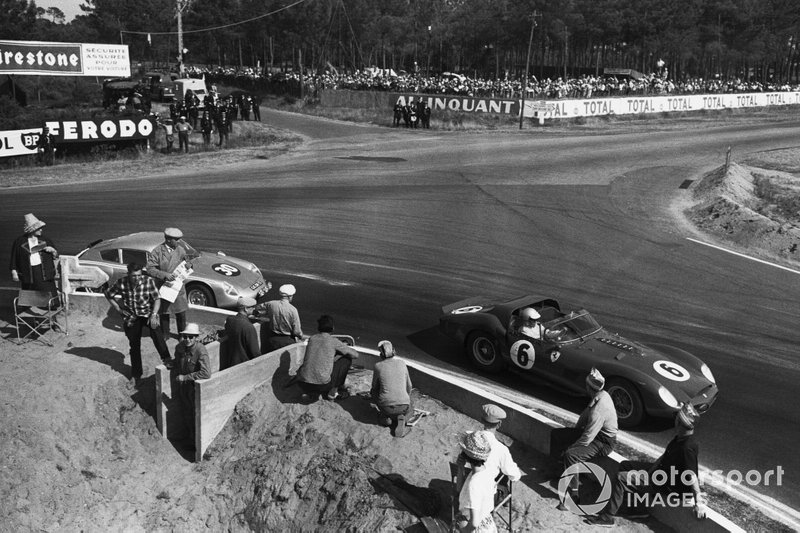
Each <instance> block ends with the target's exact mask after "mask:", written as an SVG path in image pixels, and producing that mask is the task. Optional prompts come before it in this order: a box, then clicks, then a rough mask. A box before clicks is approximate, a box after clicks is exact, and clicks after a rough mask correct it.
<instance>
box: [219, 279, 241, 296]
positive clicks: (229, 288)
mask: <svg viewBox="0 0 800 533" xmlns="http://www.w3.org/2000/svg"><path fill="white" fill-rule="evenodd" d="M222 290H223V291H225V294H227V295H228V296H239V291H238V290H236V287H234V286H233V285H231V284H230V283H228V282H227V281H226V282H224V283H223V284H222Z"/></svg>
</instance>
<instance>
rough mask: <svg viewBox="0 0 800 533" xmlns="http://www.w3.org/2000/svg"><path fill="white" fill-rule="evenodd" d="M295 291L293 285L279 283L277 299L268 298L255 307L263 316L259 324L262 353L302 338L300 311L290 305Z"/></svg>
mask: <svg viewBox="0 0 800 533" xmlns="http://www.w3.org/2000/svg"><path fill="white" fill-rule="evenodd" d="M295 293H297V289H295V287H294V285H291V284H286V285H281V287H280V288H279V289H278V294H279V295H280V298H279V299H278V300H270V301H268V302H266V303H263V304H260V305H259V306H258V307H257V309H258V310H259V313H261V314H262V316H263V318H264V323H263V324H262V325H261V351H262V353H269V352H271V351H274V350H278V349H280V348H283V347H285V346H289V345H290V344H294V343H295V342H298V341H300V340H302V339H303V330H302V328H301V327H300V313H298V312H297V308H296V307H295V306H294V305H292V299H294V295H295Z"/></svg>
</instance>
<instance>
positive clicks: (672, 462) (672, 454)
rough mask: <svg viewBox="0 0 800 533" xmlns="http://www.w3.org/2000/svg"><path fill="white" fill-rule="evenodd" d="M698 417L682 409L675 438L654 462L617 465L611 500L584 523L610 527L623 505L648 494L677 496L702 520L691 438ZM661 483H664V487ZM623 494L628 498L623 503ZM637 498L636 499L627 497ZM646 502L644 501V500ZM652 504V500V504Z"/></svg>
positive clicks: (693, 411)
mask: <svg viewBox="0 0 800 533" xmlns="http://www.w3.org/2000/svg"><path fill="white" fill-rule="evenodd" d="M698 418H699V414H698V413H697V410H696V409H695V408H694V407H693V406H692V405H691V404H688V403H685V404H683V405H682V406H681V409H680V411H678V413H677V414H676V416H675V436H674V437H673V438H672V440H671V441H669V443H668V444H667V447H666V448H665V449H664V453H662V454H661V457H659V458H658V459H656V460H655V462H649V461H623V462H622V463H620V465H619V474H618V475H617V477H616V479H615V480H614V485H613V490H612V492H611V498H610V499H609V500H608V505H607V506H606V508H605V509H604V510H603V512H601V513H600V514H599V515H598V516H596V517H590V518H588V519H587V520H586V521H587V522H588V523H590V524H592V525H597V526H604V527H613V526H614V525H615V520H614V516H616V514H617V512H618V511H619V509H620V507H621V506H622V505H624V504H629V503H638V502H641V501H642V499H641V495H644V494H648V495H650V497H652V498H655V496H656V494H661V495H662V500H663V501H666V499H664V496H667V495H672V494H679V495H680V498H679V501H680V502H681V503H682V504H693V506H694V514H695V516H696V517H697V518H705V516H706V511H707V508H706V502H705V497H704V496H703V493H702V492H700V480H699V477H698V462H697V456H698V453H699V450H700V448H699V446H698V445H697V440H695V438H694V428H695V426H696V425H697V420H698ZM662 480H666V483H663V482H662ZM625 494H629V496H628V500H627V501H625V498H624V496H625ZM634 494H638V495H640V496H639V497H638V498H632V497H631V496H630V495H634ZM644 501H645V502H647V498H644ZM651 501H652V500H651ZM629 511H631V513H630V514H629V516H634V515H633V513H636V511H637V510H636V509H630V507H629Z"/></svg>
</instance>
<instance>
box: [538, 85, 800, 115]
mask: <svg viewBox="0 0 800 533" xmlns="http://www.w3.org/2000/svg"><path fill="white" fill-rule="evenodd" d="M796 104H800V92H797V91H795V92H780V93H744V94H692V95H681V96H649V97H647V96H637V97H630V98H624V97H623V98H595V99H589V100H530V101H526V102H525V110H524V116H526V117H537V118H544V119H557V118H574V117H597V116H603V115H631V114H647V113H670V112H678V111H684V112H685V111H702V110H706V109H715V110H719V109H741V108H745V107H769V106H783V105H796Z"/></svg>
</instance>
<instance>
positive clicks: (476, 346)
mask: <svg viewBox="0 0 800 533" xmlns="http://www.w3.org/2000/svg"><path fill="white" fill-rule="evenodd" d="M466 349H467V357H469V359H470V361H472V364H473V365H475V367H477V368H478V369H480V370H483V371H484V372H490V373H493V374H494V373H498V372H501V371H502V370H504V369H505V367H506V362H505V360H504V359H503V356H502V355H501V354H500V347H499V346H498V343H497V340H495V338H494V337H493V336H492V335H490V334H488V333H485V332H483V331H473V332H472V333H470V334H469V336H468V337H467V344H466Z"/></svg>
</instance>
